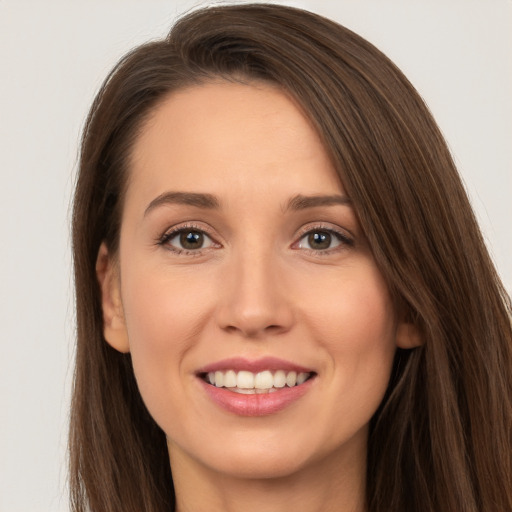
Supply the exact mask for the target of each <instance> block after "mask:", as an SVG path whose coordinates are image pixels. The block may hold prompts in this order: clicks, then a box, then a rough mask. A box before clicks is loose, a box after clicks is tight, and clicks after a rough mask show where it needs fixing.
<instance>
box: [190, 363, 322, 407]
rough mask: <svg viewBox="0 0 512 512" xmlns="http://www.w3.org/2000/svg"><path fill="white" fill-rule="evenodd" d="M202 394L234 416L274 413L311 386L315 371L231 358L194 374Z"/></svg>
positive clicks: (283, 364)
mask: <svg viewBox="0 0 512 512" xmlns="http://www.w3.org/2000/svg"><path fill="white" fill-rule="evenodd" d="M196 376H197V377H198V382H199V383H200V384H201V387H202V389H203V392H204V393H205V394H206V396H207V397H208V398H209V399H210V400H211V401H212V402H213V403H214V404H216V405H217V406H220V408H221V409H223V410H225V411H227V412H229V413H233V414H236V415H238V416H265V415H269V414H275V413H278V412H280V411H282V410H283V409H285V408H287V407H289V406H290V405H291V404H293V403H295V402H297V401H299V399H300V398H301V397H302V396H304V395H305V394H306V393H308V391H309V390H310V389H311V388H312V387H313V385H314V383H315V381H316V380H317V378H316V377H317V373H316V372H315V371H313V370H311V369H309V368H306V367H303V366H299V365H296V364H294V363H290V362H288V361H285V360H283V359H278V358H274V357H265V358H262V359H257V360H247V359H245V358H231V359H226V360H223V361H218V362H217V363H214V364H211V365H208V366H206V367H203V368H201V369H200V370H199V371H198V372H197V373H196Z"/></svg>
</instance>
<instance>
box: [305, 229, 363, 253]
mask: <svg viewBox="0 0 512 512" xmlns="http://www.w3.org/2000/svg"><path fill="white" fill-rule="evenodd" d="M342 245H353V241H352V240H351V239H350V238H348V237H347V236H345V235H343V234H342V233H338V232H336V231H333V230H331V229H313V230H310V231H308V232H307V233H305V234H304V235H303V236H302V237H301V238H300V239H299V241H298V242H297V244H296V248H297V249H307V250H310V251H318V252H321V251H329V250H331V249H336V248H338V247H340V246H342Z"/></svg>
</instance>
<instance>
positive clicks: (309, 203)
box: [285, 194, 352, 211]
mask: <svg viewBox="0 0 512 512" xmlns="http://www.w3.org/2000/svg"><path fill="white" fill-rule="evenodd" d="M351 204H352V201H351V200H350V198H349V197H348V196H344V195H330V196H329V195H328V196H303V195H301V194H298V195H296V196H294V197H292V198H291V199H290V200H289V201H288V204H287V206H286V208H285V211H287V210H305V209H307V208H315V207H317V206H335V205H351Z"/></svg>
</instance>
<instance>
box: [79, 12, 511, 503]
mask: <svg viewBox="0 0 512 512" xmlns="http://www.w3.org/2000/svg"><path fill="white" fill-rule="evenodd" d="M219 77H220V78H225V79H227V80H249V81H250V80H255V79H256V80H266V81H270V82H272V83H275V84H278V85H279V86H280V87H282V88H283V89H285V90H286V91H288V93H289V94H291V95H292V96H293V97H294V98H295V99H296V100H297V102H298V103H299V104H300V105H301V107H302V108H303V110H304V112H305V114H306V115H307V116H308V117H309V118H310V120H311V122H312V123H313V124H314V126H315V127H316V129H317V130H318V133H319V135H320V136H321V138H322V139H323V141H324V144H325V148H326V150H327V151H328V153H329V154H330V157H331V159H332V161H333V163H334V165H335V167H336V169H337V171H338V172H339V174H340V177H341V179H342V181H343V184H344V187H345V188H346V190H347V192H348V193H349V195H350V197H351V199H352V202H353V204H354V206H355V209H356V211H357V214H358V217H359V220H360V222H361V225H362V227H363V229H364V231H365V234H366V236H367V238H368V240H369V243H370V246H371V248H372V251H373V254H374V257H375V260H376V262H377V264H378V266H379V268H380V270H381V272H382V273H383V275H384V277H385V278H386V280H387V283H388V286H389V289H390V291H391V293H392V296H393V297H394V300H395V302H396V307H397V308H402V309H403V311H404V314H406V315H407V316H408V318H409V319H410V321H411V322H414V323H415V324H416V326H417V327H418V329H419V331H420V333H421V336H422V339H423V345H422V346H421V347H419V348H417V349H414V350H412V351H401V350H398V352H397V354H396V358H395V365H394V371H393V376H392V379H391V382H390V384H389V389H388V392H387V395H386V398H385V400H384V402H383V404H382V405H381V407H380V408H379V410H378V411H377V413H376V414H375V416H374V418H373V419H372V424H371V430H370V439H369V446H368V475H367V508H368V510H369V511H371V512H377V511H394V512H405V511H408V512H410V511H413V510H414V511H415V512H439V511H443V512H484V511H485V512H488V511H498V510H499V511H500V512H501V511H510V510H512V353H511V352H512V332H511V320H510V319H511V306H510V300H509V298H508V296H507V295H506V293H505V291H504V289H503V287H502V285H501V283H500V280H499V278H498V276H497V274H496V272H495V270H494V267H493V264H492V262H491V260H490V258H489V256H488V253H487V250H486V248H485V246H484V243H483V240H482V236H481V234H480V231H479V228H478V226H477V224H476V222H475V218H474V215H473V213H472V210H471V207H470V205H469V202H468V199H467V196H466V194H465V191H464V188H463V186H462V184H461V181H460V178H459V176H458V174H457V171H456V169H455V166H454V164H453V161H452V158H451V156H450V153H449V151H448V149H447V146H446V144H445V142H444V140H443V138H442V136H441V134H440V132H439V129H438V128H437V126H436V124H435V122H434V120H433V119H432V116H431V115H430V113H429V111H428V109H427V107H426V106H425V104H424V103H423V101H422V100H421V98H420V97H419V95H418V94H417V92H416V91H415V90H414V88H413V87H412V86H411V84H410V83H409V82H408V81H407V79H406V78H405V77H404V76H403V74H402V73H401V72H400V71H399V70H398V69H397V68H396V67H395V66H394V64H393V63H392V62H391V61H390V60H389V59H388V58H387V57H385V56H384V55H383V54H382V53H381V52H380V51H378V50H377V49H376V48H375V47H374V46H372V45H371V44H370V43H368V42H367V41H365V40H364V39H362V38H361V37H359V36H358V35H356V34H354V33H352V32H351V31H349V30H347V29H346V28H344V27H342V26H340V25H338V24H336V23H334V22H332V21H329V20H327V19H325V18H322V17H320V16H317V15H315V14H312V13H308V12H306V11H302V10H299V9H294V8H290V7H283V6H277V5H262V4H259V5H258V4H255V5H244V6H223V7H213V8H207V9H202V10H198V11H195V12H193V13H191V14H189V15H187V16H186V17H184V18H182V19H181V20H180V21H179V22H178V23H177V24H176V25H175V26H174V27H173V29H172V30H171V32H170V34H169V36H168V37H167V38H166V39H164V40H161V41H157V42H151V43H149V44H146V45H143V46H141V47H139V48H137V49H135V50H134V51H132V52H131V53H129V54H128V55H127V56H125V57H124V58H123V59H122V60H121V61H120V62H119V63H118V64H117V66H116V67H115V68H114V70H113V71H112V72H111V74H110V75H109V76H108V78H107V79H106V81H105V83H104V84H103V86H102V88H101V90H100V91H99V93H98V95H97V97H96V99H95V101H94V104H93V106H92V108H91V111H90V114H89V117H88V119H87V122H86V125H85V128H84V132H83V140H82V150H81V158H80V170H79V176H78V181H77V185H76V195H75V201H74V212H73V250H74V264H75V283H76V305H77V354H76V370H75V381H74V391H73V393H74V394H73V401H72V412H71V431H70V469H71V472H70V484H71V498H72V507H73V510H74V511H75V512H79V511H85V510H92V511H94V512H103V511H104V512H114V511H115V512H121V511H122V512H141V511H148V512H156V511H160V512H161V511H164V510H172V509H173V506H174V505H173V503H174V493H173V486H172V477H171V473H170V466H169V459H168V454H167V449H166V442H165V435H164V433H163V432H162V431H161V430H160V428H159V427H158V426H157V425H156V424H155V422H154V421H153V419H152V418H151V416H150V415H149V413H148V411H147V410H146V408H145V406H144V403H143V401H142V399H141V397H140V394H139V392H138V389H137V385H136V382H135V379H134V375H133V371H132V366H131V359H130V355H129V354H121V353H118V352H116V351H115V350H113V349H112V348H111V347H110V346H109V345H108V344H107V343H106V342H105V340H104V338H103V334H102V331H103V325H102V311H101V303H100V293H99V287H98V283H97V279H96V273H95V262H96V258H97V254H98V249H99V246H100V244H101V242H102V241H105V242H106V244H107V246H108V247H109V250H110V251H111V252H114V253H115V251H116V249H117V242H118V238H119V227H120V222H121V213H122V206H123V192H124V187H125V186H126V183H127V177H126V176H127V172H128V171H127V160H128V157H129V155H130V149H131V146H132V144H133V141H134V139H135V138H136V137H137V133H138V130H139V129H140V127H141V125H142V124H143V120H144V119H145V118H146V117H147V116H148V115H149V114H150V113H151V112H152V111H153V110H154V109H155V108H156V106H157V105H158V103H159V102H160V101H162V100H163V98H164V97H166V95H168V94H169V93H171V92H172V91H175V90H176V89H179V88H181V87H186V86H187V85H191V84H196V83H202V82H205V81H208V80H210V79H212V78H219Z"/></svg>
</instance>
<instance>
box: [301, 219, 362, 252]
mask: <svg viewBox="0 0 512 512" xmlns="http://www.w3.org/2000/svg"><path fill="white" fill-rule="evenodd" d="M315 231H325V232H328V233H331V234H333V235H334V236H335V237H336V238H337V239H338V240H339V241H340V244H339V245H338V246H336V247H333V248H330V249H323V250H315V249H308V248H302V247H298V244H299V243H300V241H301V240H302V239H303V238H304V237H305V236H306V235H309V234H311V233H314V232H315ZM354 245H355V240H354V237H353V235H352V234H351V233H350V232H349V231H348V230H347V229H343V228H341V227H339V226H335V225H333V224H330V223H325V222H320V223H317V224H314V223H310V224H307V225H305V226H303V227H301V229H300V230H299V231H298V233H297V235H296V241H295V242H294V243H293V244H292V248H294V249H302V250H305V251H309V252H311V253H315V254H317V255H321V254H324V255H325V254H330V253H332V252H337V251H340V250H343V249H346V248H347V246H348V247H353V246H354Z"/></svg>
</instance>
